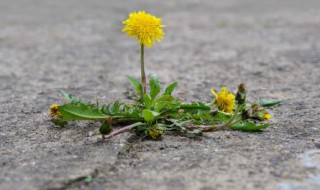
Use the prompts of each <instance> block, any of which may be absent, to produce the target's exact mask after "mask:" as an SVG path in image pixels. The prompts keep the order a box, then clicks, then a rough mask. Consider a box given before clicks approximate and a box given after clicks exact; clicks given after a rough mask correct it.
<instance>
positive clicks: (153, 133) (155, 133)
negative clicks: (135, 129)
mask: <svg viewBox="0 0 320 190" xmlns="http://www.w3.org/2000/svg"><path fill="white" fill-rule="evenodd" d="M148 131H149V136H150V137H152V138H153V139H156V138H158V137H159V136H160V135H162V134H163V133H164V131H162V130H159V129H148Z"/></svg>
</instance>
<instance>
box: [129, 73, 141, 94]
mask: <svg viewBox="0 0 320 190" xmlns="http://www.w3.org/2000/svg"><path fill="white" fill-rule="evenodd" d="M127 79H128V81H129V83H130V84H131V85H132V86H133V88H134V89H135V90H136V91H137V93H138V94H139V95H141V94H142V84H141V83H140V82H139V81H138V80H136V79H134V78H132V77H130V76H127Z"/></svg>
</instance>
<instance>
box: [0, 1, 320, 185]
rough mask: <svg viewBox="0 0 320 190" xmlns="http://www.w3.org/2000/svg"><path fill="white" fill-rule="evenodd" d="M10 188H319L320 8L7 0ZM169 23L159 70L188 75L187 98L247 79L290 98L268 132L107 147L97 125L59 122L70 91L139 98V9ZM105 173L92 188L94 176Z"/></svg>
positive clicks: (257, 89) (124, 141) (122, 140)
mask: <svg viewBox="0 0 320 190" xmlns="http://www.w3.org/2000/svg"><path fill="white" fill-rule="evenodd" d="M0 7H1V11H0V189H1V190H9V189H19V190H24V189H95V190H100V189H106V188H107V189H137V190H141V189H161V190H166V189H175V190H179V189H199V190H211V189H246V190H251V189H267V190H275V189H278V190H291V189H293V190H300V189H303V190H313V189H314V190H316V189H319V186H320V149H319V144H320V131H319V124H320V122H319V121H320V107H319V105H320V74H319V73H320V32H319V31H320V24H319V23H320V12H319V9H320V1H319V0H303V1H302V0H281V1H278V0H272V1H271V0H268V1H256V0H237V1H236V0H223V1H213V0H206V1H205V0H174V1H151V0H148V1H137V0H121V1H120V0H118V1H111V0H110V1H103V0H101V1H97V0H90V1H79V0H68V1H66V0H54V1H49V0H19V1H18V0H16V1H8V0H1V1H0ZM142 9H145V10H147V11H149V12H151V13H153V14H155V15H157V16H158V17H162V18H163V23H164V24H166V26H167V27H166V36H165V39H164V40H163V41H162V42H161V43H158V44H156V46H155V47H153V48H151V49H146V69H147V73H148V74H151V73H156V74H157V75H158V76H159V78H160V80H161V81H162V84H169V83H170V82H173V81H179V89H178V90H177V91H176V95H177V96H178V97H180V98H183V99H184V100H185V101H188V102H190V101H197V100H202V101H210V100H211V98H212V95H211V94H210V91H209V89H210V88H212V87H214V88H219V86H221V85H227V86H228V87H231V88H232V89H233V90H235V89H236V86H237V84H239V83H240V82H245V83H246V84H247V89H248V96H249V98H250V99H251V100H256V99H258V98H262V97H263V98H281V99H284V100H285V103H284V104H283V105H282V106H281V107H277V108H274V109H272V110H271V113H272V115H273V118H272V120H271V123H272V125H271V127H270V128H268V129H267V130H265V131H264V132H261V133H245V132H239V131H231V130H224V131H219V132H214V133H209V134H205V136H204V137H202V138H200V139H198V140H197V139H196V140H195V139H190V138H187V137H182V136H172V135H164V136H163V139H162V140H161V141H150V140H144V139H137V138H135V136H134V135H133V134H124V135H122V136H118V137H116V138H114V139H111V140H110V141H107V142H101V141H99V140H98V139H99V135H98V126H97V125H95V124H90V123H86V122H80V123H72V124H70V125H68V127H66V128H63V129H60V128H56V127H55V126H54V125H52V123H51V122H50V121H49V116H48V108H49V106H50V104H51V103H63V98H62V96H61V94H60V90H64V91H67V92H70V93H73V94H75V95H77V96H79V97H81V98H83V99H85V100H88V101H89V100H93V101H94V100H95V99H96V98H97V99H99V100H100V102H104V103H106V102H109V101H114V100H116V99H121V100H126V96H125V95H124V94H123V92H125V91H126V90H127V89H128V88H129V85H128V83H127V82H126V79H125V76H126V75H132V76H134V77H137V78H138V77H139V46H138V44H137V42H136V41H135V40H134V39H130V38H128V37H126V36H125V34H123V33H121V28H122V25H121V21H122V20H124V19H125V18H126V17H127V15H128V13H129V12H130V11H132V10H142ZM88 175H92V176H93V177H94V181H93V183H91V184H90V185H87V184H86V183H85V182H84V178H85V177H86V176H88Z"/></svg>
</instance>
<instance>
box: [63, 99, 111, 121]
mask: <svg viewBox="0 0 320 190" xmlns="http://www.w3.org/2000/svg"><path fill="white" fill-rule="evenodd" d="M59 111H60V113H61V116H62V120H63V121H71V120H100V119H106V118H108V117H109V116H107V115H104V114H102V112H101V111H100V110H99V109H97V108H94V106H93V105H85V104H82V103H78V104H64V105H62V106H59Z"/></svg>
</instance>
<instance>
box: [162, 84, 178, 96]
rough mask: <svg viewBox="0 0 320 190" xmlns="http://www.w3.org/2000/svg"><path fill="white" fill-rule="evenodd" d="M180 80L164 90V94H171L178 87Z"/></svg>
mask: <svg viewBox="0 0 320 190" xmlns="http://www.w3.org/2000/svg"><path fill="white" fill-rule="evenodd" d="M177 85H178V82H174V83H172V84H170V85H169V86H168V87H167V88H166V89H165V91H164V94H166V95H171V94H172V91H173V90H174V89H175V88H176V87H177Z"/></svg>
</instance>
